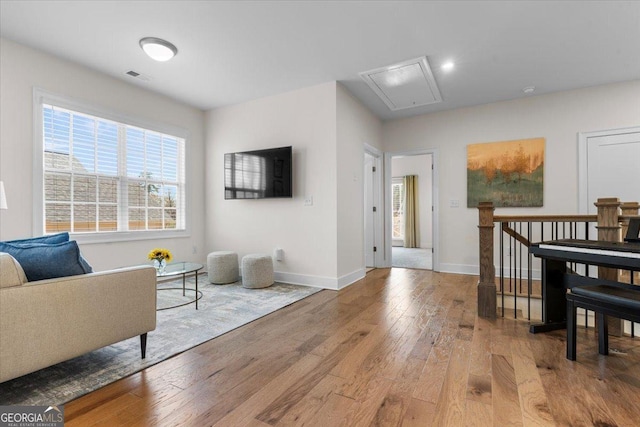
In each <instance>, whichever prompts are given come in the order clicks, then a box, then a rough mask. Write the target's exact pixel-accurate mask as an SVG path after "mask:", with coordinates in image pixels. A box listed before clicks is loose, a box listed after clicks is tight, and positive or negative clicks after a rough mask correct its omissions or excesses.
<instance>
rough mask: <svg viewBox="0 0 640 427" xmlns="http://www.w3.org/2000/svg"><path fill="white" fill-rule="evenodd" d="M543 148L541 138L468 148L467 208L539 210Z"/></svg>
mask: <svg viewBox="0 0 640 427" xmlns="http://www.w3.org/2000/svg"><path fill="white" fill-rule="evenodd" d="M544 145H545V139H544V138H529V139H520V140H515V141H501V142H489V143H481V144H469V145H467V207H469V208H475V207H477V206H478V202H493V205H494V206H495V207H539V206H542V202H543V200H542V199H543V193H544V192H543V189H544Z"/></svg>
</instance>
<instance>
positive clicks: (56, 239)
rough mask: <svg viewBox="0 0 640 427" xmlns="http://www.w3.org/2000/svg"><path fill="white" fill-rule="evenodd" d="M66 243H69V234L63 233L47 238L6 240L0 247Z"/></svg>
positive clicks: (50, 235)
mask: <svg viewBox="0 0 640 427" xmlns="http://www.w3.org/2000/svg"><path fill="white" fill-rule="evenodd" d="M68 241H69V233H67V232H66V231H65V232H64V233H57V234H49V235H47V236H40V237H29V238H27V239H17V240H7V241H4V242H0V246H1V245H2V244H3V243H11V244H19V245H23V244H31V243H48V244H51V243H62V242H68Z"/></svg>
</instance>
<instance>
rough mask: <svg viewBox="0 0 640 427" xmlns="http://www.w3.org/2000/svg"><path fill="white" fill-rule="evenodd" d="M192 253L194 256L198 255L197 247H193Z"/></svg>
mask: <svg viewBox="0 0 640 427" xmlns="http://www.w3.org/2000/svg"><path fill="white" fill-rule="evenodd" d="M193 253H194V254H197V253H198V247H197V246H196V245H193Z"/></svg>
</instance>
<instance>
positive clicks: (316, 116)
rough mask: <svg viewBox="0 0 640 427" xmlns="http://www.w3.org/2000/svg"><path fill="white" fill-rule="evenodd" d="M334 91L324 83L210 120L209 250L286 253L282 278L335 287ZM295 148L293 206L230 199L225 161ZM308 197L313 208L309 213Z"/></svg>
mask: <svg viewBox="0 0 640 427" xmlns="http://www.w3.org/2000/svg"><path fill="white" fill-rule="evenodd" d="M335 100H336V83H335V82H332V83H326V84H322V85H318V86H313V87H310V88H306V89H301V90H298V91H294V92H289V93H285V94H281V95H277V96H272V97H268V98H262V99H258V100H254V101H250V102H247V103H244V104H240V105H235V106H231V107H225V108H219V109H216V110H212V111H209V112H208V113H207V115H206V140H207V144H206V145H207V146H206V155H205V162H206V176H205V181H206V183H207V190H206V191H207V193H206V207H205V209H206V218H207V222H206V233H205V236H206V237H205V241H206V244H207V250H208V251H213V250H231V251H235V252H238V255H239V257H240V258H242V256H244V255H246V254H249V253H266V254H272V252H273V249H274V248H276V247H279V248H282V249H283V250H284V261H282V262H277V264H276V265H275V270H276V272H277V273H278V274H277V276H276V278H277V279H279V280H283V281H288V282H292V283H304V284H312V285H318V286H325V287H335V285H336V280H335V279H336V277H337V258H336V247H337V231H336V227H337V217H336V210H337V207H336V203H337V202H336V186H337V184H336V160H335V159H336V102H335ZM287 145H291V146H293V198H292V199H262V200H225V199H224V175H223V174H224V170H223V160H224V154H225V153H230V152H236V151H246V150H255V149H262V148H270V147H280V146H287ZM305 197H313V205H312V206H305V205H304V199H305Z"/></svg>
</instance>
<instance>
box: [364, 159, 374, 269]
mask: <svg viewBox="0 0 640 427" xmlns="http://www.w3.org/2000/svg"><path fill="white" fill-rule="evenodd" d="M375 160H376V159H375V157H374V156H372V155H371V154H369V153H364V263H365V266H366V267H375V252H374V249H373V248H374V247H375V245H376V232H375V230H376V221H375V220H376V215H375V212H374V210H373V209H374V206H375V200H376V199H375V185H374V182H375V180H374V173H375V172H374V167H375V164H376V161H375Z"/></svg>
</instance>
